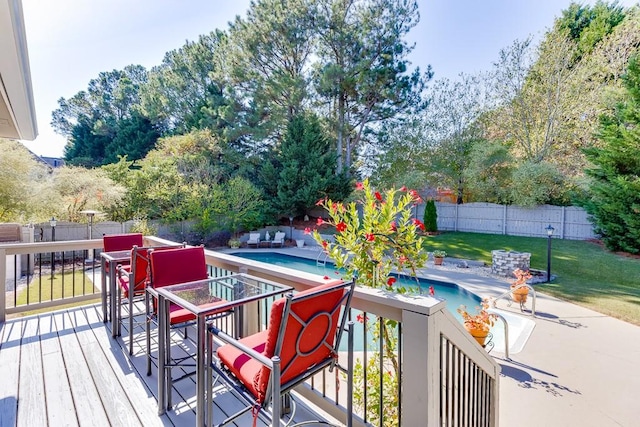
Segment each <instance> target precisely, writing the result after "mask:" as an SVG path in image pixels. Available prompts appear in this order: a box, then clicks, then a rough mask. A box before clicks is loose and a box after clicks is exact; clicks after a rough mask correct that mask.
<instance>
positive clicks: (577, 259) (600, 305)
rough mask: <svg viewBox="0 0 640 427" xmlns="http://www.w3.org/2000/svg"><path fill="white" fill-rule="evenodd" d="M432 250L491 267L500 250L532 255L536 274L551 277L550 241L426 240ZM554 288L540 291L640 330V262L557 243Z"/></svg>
mask: <svg viewBox="0 0 640 427" xmlns="http://www.w3.org/2000/svg"><path fill="white" fill-rule="evenodd" d="M426 248H427V250H429V251H432V250H435V249H442V250H444V251H446V252H447V255H448V256H452V257H456V258H464V259H471V260H478V261H484V262H485V263H487V264H491V251H492V250H495V249H504V250H512V251H518V252H530V253H531V268H533V269H537V270H543V271H546V269H547V239H546V238H538V237H520V236H503V235H497V234H479V233H459V232H456V233H454V232H446V233H442V234H438V235H435V236H428V237H427V245H426ZM551 254H552V257H551V274H552V275H555V276H557V277H556V279H554V280H553V281H552V282H551V283H549V284H546V283H545V284H538V285H536V286H535V287H536V290H539V291H540V292H543V293H546V294H549V295H553V296H555V297H557V298H560V299H563V300H566V301H570V302H572V303H575V304H578V305H581V306H584V307H587V308H590V309H592V310H595V311H597V312H600V313H603V314H606V315H608V316H612V317H616V318H618V319H621V320H624V321H626V322H630V323H633V324H636V325H640V280H639V279H638V278H640V259H638V258H630V257H626V256H623V255H618V254H614V253H612V252H609V251H607V250H606V249H605V248H603V247H601V246H600V245H598V244H596V243H593V242H586V241H576V240H560V239H556V238H554V239H553V241H552V250H551Z"/></svg>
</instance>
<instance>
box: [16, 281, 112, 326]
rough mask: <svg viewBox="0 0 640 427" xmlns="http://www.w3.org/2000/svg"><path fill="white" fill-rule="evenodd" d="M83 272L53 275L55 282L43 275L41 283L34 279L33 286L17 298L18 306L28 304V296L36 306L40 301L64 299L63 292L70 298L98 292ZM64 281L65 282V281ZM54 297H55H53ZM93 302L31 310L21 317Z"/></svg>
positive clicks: (87, 302)
mask: <svg viewBox="0 0 640 427" xmlns="http://www.w3.org/2000/svg"><path fill="white" fill-rule="evenodd" d="M74 275H75V286H74ZM83 276H84V275H83V273H82V271H76V272H75V273H72V272H68V273H65V274H64V275H63V274H60V273H57V274H54V275H53V281H51V276H49V275H43V276H42V281H41V282H40V281H39V280H38V278H37V277H36V278H34V280H33V281H32V282H31V284H30V285H29V286H28V287H27V288H24V289H22V290H21V291H20V292H19V293H18V295H17V297H16V305H17V306H20V305H24V304H27V295H28V297H29V299H28V302H29V303H30V304H36V303H38V302H39V301H42V302H46V301H51V300H57V299H60V298H62V296H63V290H64V297H65V298H70V297H71V296H81V295H86V294H90V293H92V292H97V291H96V290H95V289H94V286H93V283H91V281H90V280H89V279H87V278H85V277H83ZM63 279H64V280H63ZM83 280H84V289H83ZM40 283H42V289H40ZM52 296H53V297H52ZM98 300H100V293H96V299H95V301H98ZM92 301H93V300H90V301H82V302H76V303H71V304H65V305H60V306H56V307H55V308H43V309H39V310H31V311H26V312H24V313H21V314H20V315H21V316H27V315H31V314H36V313H44V312H48V311H52V310H59V309H62V308H67V307H74V306H78V305H86V304H90V303H91V302H92Z"/></svg>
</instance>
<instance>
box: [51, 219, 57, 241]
mask: <svg viewBox="0 0 640 427" xmlns="http://www.w3.org/2000/svg"><path fill="white" fill-rule="evenodd" d="M57 224H58V221H56V217H55V216H52V217H51V219H50V220H49V225H50V226H51V241H52V242H55V241H56V225H57Z"/></svg>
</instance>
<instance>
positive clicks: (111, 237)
mask: <svg viewBox="0 0 640 427" xmlns="http://www.w3.org/2000/svg"><path fill="white" fill-rule="evenodd" d="M142 242H143V237H142V233H125V234H105V235H103V236H102V248H103V252H118V251H128V250H131V249H132V248H133V247H134V246H142ZM110 264H111V263H110V262H105V263H104V271H102V272H101V274H103V275H105V280H106V278H107V277H110V276H111V274H110V273H111V272H112V271H113V272H115V273H116V274H117V271H116V269H117V268H118V266H117V265H114V266H113V270H112V269H111V268H112V267H111V265H110ZM120 265H123V267H124V269H125V270H126V271H129V269H130V268H131V266H130V265H129V263H126V262H125V263H122V264H120ZM110 286H111V284H109V287H110ZM107 289H109V288H107ZM108 298H109V307H113V304H114V303H115V302H116V300H115V299H113V300H111V298H115V296H111V295H109V296H108ZM110 313H111V310H109V314H110ZM111 320H112V321H115V320H116V319H111ZM114 327H117V326H114Z"/></svg>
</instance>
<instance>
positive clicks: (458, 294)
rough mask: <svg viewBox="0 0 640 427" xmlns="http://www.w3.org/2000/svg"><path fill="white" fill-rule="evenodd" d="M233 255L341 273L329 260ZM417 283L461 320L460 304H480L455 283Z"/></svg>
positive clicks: (406, 281)
mask: <svg viewBox="0 0 640 427" xmlns="http://www.w3.org/2000/svg"><path fill="white" fill-rule="evenodd" d="M233 255H234V256H238V257H241V258H246V259H251V260H254V261H260V262H266V263H268V264H275V265H279V266H282V267H287V268H292V269H294V270H299V271H305V272H307V273H314V274H318V275H320V276H328V277H331V278H340V277H341V274H342V273H341V272H340V271H337V270H336V269H335V267H334V265H333V264H332V263H330V262H327V263H326V266H325V265H318V263H317V262H316V261H315V260H313V259H307V258H301V257H296V256H291V255H287V254H281V253H274V252H238V253H234V254H233ZM418 283H419V284H420V287H421V288H422V292H423V293H424V294H427V295H428V294H429V286H433V288H434V290H435V296H436V297H438V298H440V299H444V300H446V301H447V308H448V309H449V311H450V312H451V313H453V315H454V316H455V317H456V318H457V319H459V320H460V321H462V317H461V316H460V315H459V314H458V312H457V311H456V309H457V308H458V307H459V306H460V305H466V306H467V309H468V310H473V309H474V308H475V307H476V306H478V305H480V301H481V300H480V298H479V297H478V296H477V295H474V294H472V293H471V292H469V291H467V290H465V289H462V288H461V287H459V286H458V285H456V284H455V283H447V282H440V281H435V280H427V279H423V278H418ZM397 284H398V285H399V286H407V287H409V286H413V287H415V286H416V285H417V283H416V278H414V277H408V276H400V277H399V278H398V282H397Z"/></svg>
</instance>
